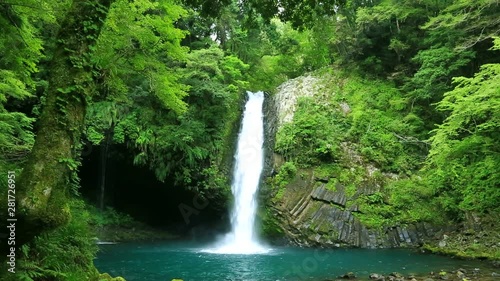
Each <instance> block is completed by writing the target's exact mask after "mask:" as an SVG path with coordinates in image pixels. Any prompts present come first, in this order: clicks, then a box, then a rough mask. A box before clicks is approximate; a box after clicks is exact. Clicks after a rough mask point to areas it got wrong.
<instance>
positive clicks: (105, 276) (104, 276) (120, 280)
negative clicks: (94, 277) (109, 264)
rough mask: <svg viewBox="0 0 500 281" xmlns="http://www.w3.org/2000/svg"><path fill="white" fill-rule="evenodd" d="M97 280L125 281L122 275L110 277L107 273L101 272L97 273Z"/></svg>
mask: <svg viewBox="0 0 500 281" xmlns="http://www.w3.org/2000/svg"><path fill="white" fill-rule="evenodd" d="M99 281H126V280H125V278H123V277H120V276H118V277H111V275H109V274H108V273H102V274H100V275H99Z"/></svg>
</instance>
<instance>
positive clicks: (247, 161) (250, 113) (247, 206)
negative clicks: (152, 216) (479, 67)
mask: <svg viewBox="0 0 500 281" xmlns="http://www.w3.org/2000/svg"><path fill="white" fill-rule="evenodd" d="M247 93H248V101H247V103H246V105H245V112H244V113H243V121H242V127H241V132H240V134H239V137H238V148H237V151H236V157H235V160H236V165H235V167H234V174H233V184H232V186H231V190H232V192H233V195H234V206H233V210H232V214H231V232H230V233H228V234H226V236H225V237H224V238H223V239H222V240H221V241H220V242H219V243H218V245H217V246H216V247H215V248H213V249H209V250H207V251H208V252H212V253H224V254H255V253H263V252H267V251H268V249H266V248H265V247H264V246H263V245H262V244H261V243H260V242H259V240H258V239H257V236H256V233H255V228H254V227H255V212H256V210H257V198H256V194H257V190H258V188H259V181H260V173H261V171H262V167H263V157H264V156H263V155H264V152H263V147H262V144H263V141H264V128H263V127H264V125H263V116H262V103H263V101H264V93H263V92H257V93H252V92H247Z"/></svg>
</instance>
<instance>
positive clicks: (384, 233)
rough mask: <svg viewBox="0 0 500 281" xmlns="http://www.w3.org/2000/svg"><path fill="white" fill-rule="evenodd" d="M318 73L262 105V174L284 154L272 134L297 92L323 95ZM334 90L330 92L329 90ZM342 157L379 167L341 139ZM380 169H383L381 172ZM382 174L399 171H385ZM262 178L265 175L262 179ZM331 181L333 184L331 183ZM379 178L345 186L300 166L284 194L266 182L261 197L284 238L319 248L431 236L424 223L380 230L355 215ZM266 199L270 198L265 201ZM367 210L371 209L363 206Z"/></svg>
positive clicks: (414, 241)
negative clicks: (353, 188) (274, 193)
mask: <svg viewBox="0 0 500 281" xmlns="http://www.w3.org/2000/svg"><path fill="white" fill-rule="evenodd" d="M323 84H324V82H323V81H322V78H317V77H313V76H305V77H299V78H296V79H293V80H290V81H288V82H286V83H284V84H283V85H281V86H280V87H279V88H278V92H277V93H276V94H275V95H274V96H272V97H271V96H269V97H268V99H267V100H266V104H265V108H264V111H265V118H266V120H265V121H266V122H265V124H266V125H265V131H266V144H265V146H266V165H265V166H266V168H265V170H264V173H263V175H264V177H272V176H273V175H274V173H275V171H276V170H277V167H279V166H281V164H282V163H283V159H282V158H281V156H280V155H277V154H275V153H273V148H274V143H275V136H276V132H277V131H278V130H279V128H280V127H281V126H282V125H283V124H286V123H287V122H292V121H293V116H294V113H295V110H296V105H297V100H298V99H299V98H301V97H318V98H320V97H321V96H322V95H324V94H325V91H327V89H325V88H324V87H323V86H322V85H323ZM329 94H332V93H329ZM333 94H334V93H333ZM339 108H340V109H341V110H342V112H343V114H349V112H350V106H349V105H348V104H347V103H345V102H342V103H341V104H339ZM341 148H342V150H343V154H344V158H345V159H344V160H345V161H347V162H348V163H352V164H353V165H356V166H358V167H363V168H364V169H365V171H366V175H367V178H370V177H371V176H372V175H373V174H374V173H375V172H376V171H378V169H377V168H376V167H374V166H373V165H371V164H370V163H363V160H362V159H361V157H360V156H359V155H358V154H357V153H356V152H355V151H354V149H352V146H351V145H350V144H349V143H342V144H341ZM379 174H381V173H379ZM383 176H384V177H386V178H394V177H397V175H392V174H384V175H383ZM263 182H265V180H264V181H263ZM332 186H333V188H332ZM381 188H382V187H381V186H380V184H379V183H377V181H369V180H368V181H366V182H364V183H363V184H361V185H359V186H357V187H356V191H355V192H352V191H349V192H348V191H347V190H346V188H345V187H344V186H342V185H340V184H338V183H337V184H335V182H334V181H333V179H331V178H325V177H317V176H316V175H315V174H314V169H313V168H311V169H308V170H307V169H301V170H299V171H298V172H297V175H296V176H295V178H294V179H293V180H292V181H290V182H289V183H288V184H287V186H286V188H285V190H284V195H283V196H281V197H280V198H279V199H278V198H272V190H270V187H268V186H266V185H265V184H264V187H263V188H262V194H261V195H262V196H263V197H267V199H268V200H265V201H267V202H268V204H267V208H268V209H269V210H271V212H272V213H273V216H274V217H275V218H276V220H277V221H278V222H279V225H280V228H281V229H282V230H283V233H284V235H285V237H286V239H287V240H288V241H289V242H290V243H292V244H296V245H301V246H322V247H365V248H378V247H408V246H418V245H421V244H422V242H423V240H424V239H426V238H428V237H430V236H434V233H435V231H434V229H433V228H432V227H431V226H430V225H427V224H415V225H407V226H398V225H394V226H391V227H386V228H384V229H370V228H368V227H367V226H366V225H364V224H363V223H362V222H361V221H360V219H359V218H358V217H357V215H358V214H361V211H360V208H359V206H358V205H357V203H356V202H357V201H356V199H357V198H359V197H360V196H363V195H371V194H374V193H377V192H380V191H381ZM269 198H272V199H270V200H269ZM364 211H365V212H369V210H364Z"/></svg>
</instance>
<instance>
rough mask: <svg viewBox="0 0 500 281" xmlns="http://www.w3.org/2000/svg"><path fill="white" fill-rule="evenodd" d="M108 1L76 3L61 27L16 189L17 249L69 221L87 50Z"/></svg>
mask: <svg viewBox="0 0 500 281" xmlns="http://www.w3.org/2000/svg"><path fill="white" fill-rule="evenodd" d="M111 2H112V0H74V1H73V3H72V6H71V8H70V9H69V11H68V13H67V15H66V17H65V19H64V20H63V22H62V24H61V30H60V31H59V33H58V35H57V39H56V42H57V43H56V50H55V52H54V57H53V58H52V61H51V63H50V66H49V71H50V77H49V88H48V90H47V93H46V96H45V97H46V99H45V102H44V105H43V110H42V114H41V115H40V118H39V121H38V122H39V123H38V128H39V129H38V131H37V135H36V139H35V145H34V147H33V149H32V151H31V155H30V156H29V158H28V162H27V163H26V166H25V167H24V169H23V172H22V173H21V175H20V177H19V182H18V187H17V199H18V212H17V218H18V229H19V231H18V232H17V233H18V245H19V244H21V245H22V244H24V243H26V242H28V241H30V240H31V239H32V238H33V237H34V236H36V235H38V234H40V233H41V232H43V231H45V230H49V229H53V228H55V227H58V226H61V225H64V224H65V223H67V222H68V221H69V219H70V210H69V206H68V194H69V186H70V185H71V183H72V180H71V178H72V176H75V175H76V174H75V173H76V172H77V171H76V169H77V168H78V165H79V157H80V155H79V153H80V136H81V134H82V130H83V125H84V120H85V110H86V99H87V98H89V97H90V95H91V93H92V88H93V87H92V84H93V76H92V73H93V72H92V70H93V67H92V65H91V63H90V59H89V58H90V47H91V46H92V45H94V44H95V42H96V39H97V37H98V36H99V33H100V30H101V27H102V25H103V22H104V20H105V18H106V15H107V11H108V8H109V6H110V4H111Z"/></svg>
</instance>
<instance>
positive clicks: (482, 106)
mask: <svg viewBox="0 0 500 281" xmlns="http://www.w3.org/2000/svg"><path fill="white" fill-rule="evenodd" d="M454 82H455V85H456V86H455V88H454V89H453V90H452V91H450V92H447V93H446V94H445V95H444V98H443V100H442V101H440V102H439V103H438V104H437V108H438V109H439V110H440V111H444V112H446V113H448V116H447V118H446V119H445V120H444V122H443V124H441V125H439V127H438V128H437V129H435V130H434V131H433V136H432V138H431V141H432V149H431V151H430V153H429V158H428V166H427V171H428V173H429V177H430V178H431V179H432V181H431V185H432V186H433V187H434V189H435V190H436V191H437V192H438V193H439V194H441V196H443V197H448V196H449V195H447V193H449V194H450V195H451V196H453V198H455V200H453V202H450V201H449V200H443V205H444V207H445V208H446V209H458V210H462V211H478V212H495V210H497V209H498V206H499V202H500V193H499V192H500V191H499V190H498V186H499V184H500V176H499V175H500V170H499V165H498V163H500V151H499V150H498V143H499V141H500V135H499V131H500V64H486V65H483V66H482V67H481V70H480V71H479V72H478V73H477V74H476V75H475V76H474V77H472V78H465V77H458V78H455V79H454ZM443 199H444V198H443ZM447 202H449V204H447ZM454 203H457V204H456V205H455V204H454ZM450 204H451V205H450Z"/></svg>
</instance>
